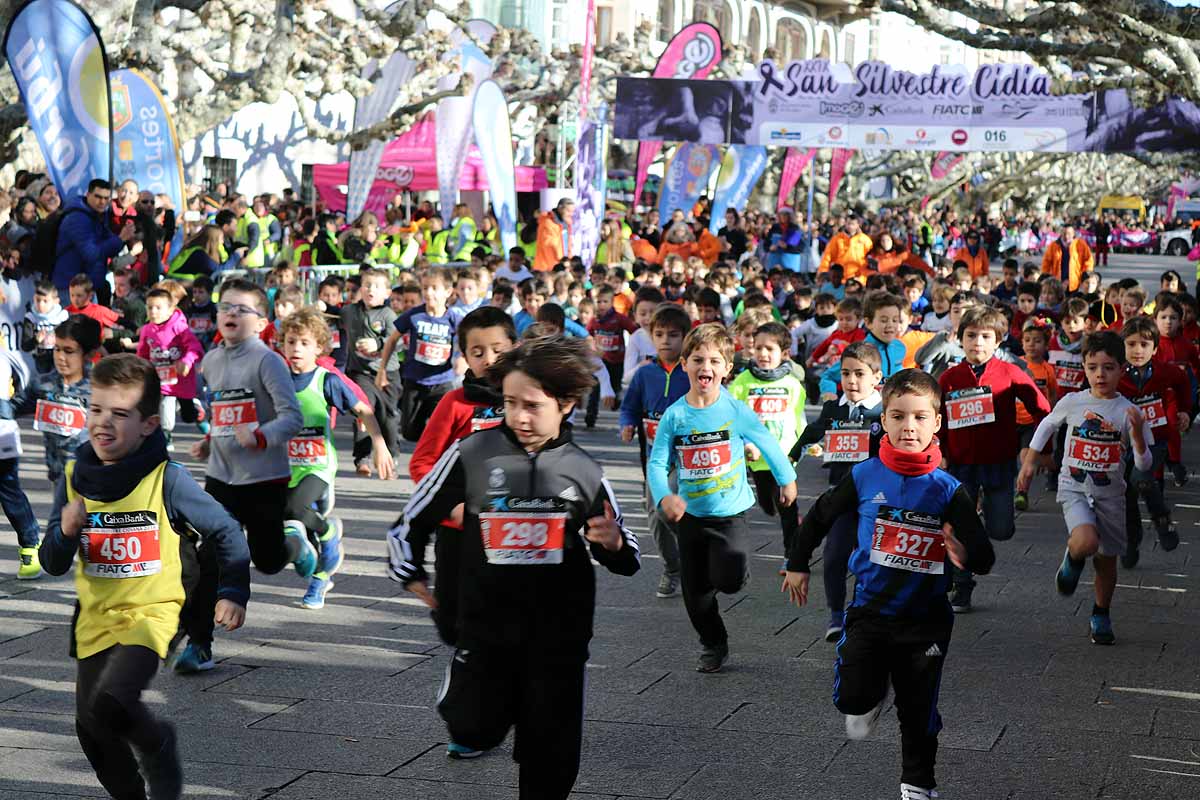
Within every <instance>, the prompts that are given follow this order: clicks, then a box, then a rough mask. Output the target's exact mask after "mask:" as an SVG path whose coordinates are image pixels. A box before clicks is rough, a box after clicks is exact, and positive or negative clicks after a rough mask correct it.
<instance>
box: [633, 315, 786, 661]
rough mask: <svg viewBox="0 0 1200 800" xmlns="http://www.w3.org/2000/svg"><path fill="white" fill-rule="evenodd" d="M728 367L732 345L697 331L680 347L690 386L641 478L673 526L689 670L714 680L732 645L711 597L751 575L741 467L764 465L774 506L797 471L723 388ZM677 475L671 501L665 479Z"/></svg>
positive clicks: (747, 493)
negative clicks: (693, 643) (696, 645)
mask: <svg viewBox="0 0 1200 800" xmlns="http://www.w3.org/2000/svg"><path fill="white" fill-rule="evenodd" d="M732 366H733V339H732V338H731V337H730V335H729V332H728V331H726V330H725V328H723V327H722V326H721V325H719V324H716V323H712V324H707V325H701V326H700V327H698V328H695V329H693V330H692V331H691V333H689V334H688V335H687V338H686V339H684V342H683V369H684V372H686V373H687V376H688V381H689V384H690V387H689V389H688V392H687V394H686V395H684V396H683V397H682V398H680V399H679V400H678V401H676V402H675V403H674V404H673V405H672V406H671V407H670V408H668V409H667V411H666V413H664V414H663V416H662V419H661V420H659V423H658V431H657V433H656V434H655V437H654V447H653V449H652V451H651V454H650V463H649V465H648V467H647V469H646V478H647V481H648V482H649V484H650V493H651V495H652V496H653V498H654V501H655V504H656V507H657V508H658V509H659V511H660V512H661V513H662V514H663V515H664V516H665V517H666V518H667V519H668V520H670V521H671V522H673V523H676V525H677V526H678V537H679V560H680V568H681V576H680V577H681V578H682V583H683V601H684V604H685V605H686V606H687V612H688V617H689V618H690V619H691V621H692V626H693V627H695V629H696V631H697V633H699V634H700V644H701V646H702V647H703V650H702V652H701V654H700V661H699V664H698V665H697V667H696V669H697V671H699V672H705V673H711V672H719V671H720V670H721V667H722V666H723V665H724V664H725V660H726V659H727V658H728V657H729V637H728V634H727V633H726V631H725V625H724V623H723V622H722V621H721V614H720V609H719V608H718V606H717V592H724V593H725V594H733V593H735V592H738V591H741V589H742V587H743V586H745V584H746V580H747V579H748V577H749V570H748V559H749V556H748V554H747V552H746V549H745V540H746V537H747V535H748V534H749V528H748V526H747V524H746V520H745V517H744V514H745V512H746V509H748V508H750V507H751V506H752V505H754V503H755V502H756V501H755V497H754V492H753V490H752V489H751V488H750V485H749V483H748V482H747V480H746V463H747V459H749V460H750V461H757V460H758V459H759V458H760V457H761V458H763V459H765V460H766V462H767V464H768V466H769V467H770V470H771V474H772V475H773V476H774V478H775V481H776V482H777V483H778V484H779V487H780V490H779V492H780V499H779V504H780V506H782V507H787V506H790V505H792V503H793V502H795V500H796V472H795V470H794V469H792V465H791V463H790V462H789V461H788V459H787V456H785V455H784V453H783V450H781V449H780V447H779V443H778V442H776V441H775V439H774V438H773V437H772V436H771V434H770V433H769V432H768V431H767V429H766V428H765V427H764V426H763V424H762V423H761V422H760V421H759V420H758V417H756V416H755V414H754V412H753V411H751V410H750V409H749V407H747V406H746V405H744V404H742V403H739V402H738V401H737V400H735V399H734V398H733V397H732V396H731V395H730V394H729V393H728V392H726V391H725V390H724V389H722V388H721V381H722V380H723V379H724V378H725V377H726V376H727V375H728V374H729V371H730V369H731V368H732ZM672 468H675V469H676V476H677V478H678V480H679V490H678V494H676V493H674V492H672V491H671V488H670V484H669V482H668V474H669V473H670V471H671V469H672Z"/></svg>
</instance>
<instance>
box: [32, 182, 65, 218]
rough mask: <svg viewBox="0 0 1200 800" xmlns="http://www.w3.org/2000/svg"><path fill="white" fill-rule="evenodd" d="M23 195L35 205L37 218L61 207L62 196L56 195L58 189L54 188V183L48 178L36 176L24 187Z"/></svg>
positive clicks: (43, 216)
mask: <svg viewBox="0 0 1200 800" xmlns="http://www.w3.org/2000/svg"><path fill="white" fill-rule="evenodd" d="M25 195H26V196H27V197H29V198H31V199H32V200H33V201H34V203H35V204H36V205H37V214H38V218H39V219H45V218H46V217H48V216H50V215H51V214H53V213H54V212H55V211H58V209H59V208H60V207H62V198H61V197H59V196H58V189H56V188H54V184H53V183H51V182H50V179H49V178H38V179H37V180H36V181H33V182H32V183H30V184H29V186H28V188H26V189H25Z"/></svg>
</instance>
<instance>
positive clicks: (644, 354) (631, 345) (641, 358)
mask: <svg viewBox="0 0 1200 800" xmlns="http://www.w3.org/2000/svg"><path fill="white" fill-rule="evenodd" d="M657 355H658V351H657V350H655V349H654V342H653V341H651V340H650V334H649V333H648V332H647V331H646V329H645V328H638V329H637V330H636V331H634V332H633V335H632V336H630V337H629V341H628V342H627V343H626V344H625V372H624V374H623V376H622V378H621V383H622V384H624V385H625V386H628V385H629V382H630V381H631V380H633V373H634V372H636V371H637V369H638V367H640V366H642V365H643V364H645V363H646V359H648V358H654V357H655V356H657Z"/></svg>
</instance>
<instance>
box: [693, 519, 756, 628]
mask: <svg viewBox="0 0 1200 800" xmlns="http://www.w3.org/2000/svg"><path fill="white" fill-rule="evenodd" d="M678 531H679V566H680V583H681V584H682V588H683V604H684V606H685V607H686V608H687V613H688V618H689V619H690V620H691V621H692V627H693V628H695V629H696V633H698V634H700V644H702V645H703V646H704V647H723V646H724V645H725V644H726V643H727V642H728V640H729V636H728V634H727V633H726V632H725V623H724V622H722V621H721V609H720V607H719V606H718V604H717V592H723V593H724V594H733V593H734V592H739V591H741V589H742V587H743V586H745V585H746V580H747V578H749V576H750V573H749V555H747V553H746V545H745V542H746V536H747V534H748V533H749V530H748V529H747V527H746V520H745V518H744V517H743V516H742V515H741V514H737V515H735V516H732V517H693V516H692V515H691V514H684V515H683V518H682V519H680V520H679V526H678Z"/></svg>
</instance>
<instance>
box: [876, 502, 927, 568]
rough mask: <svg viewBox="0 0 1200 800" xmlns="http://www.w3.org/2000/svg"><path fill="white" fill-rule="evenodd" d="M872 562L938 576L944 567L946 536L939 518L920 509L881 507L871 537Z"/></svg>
mask: <svg viewBox="0 0 1200 800" xmlns="http://www.w3.org/2000/svg"><path fill="white" fill-rule="evenodd" d="M871 563H873V564H879V565H880V566H884V567H893V568H895V569H903V570H907V571H908V572H918V573H921V574H924V575H941V574H942V573H943V572H945V570H946V539H945V536H944V534H943V533H942V520H941V518H940V517H936V516H933V515H930V514H925V513H922V512H920V511H906V510H904V509H902V508H896V507H895V506H880V507H879V514H878V515H877V516H876V517H875V533H874V534H873V535H872V536H871Z"/></svg>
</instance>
